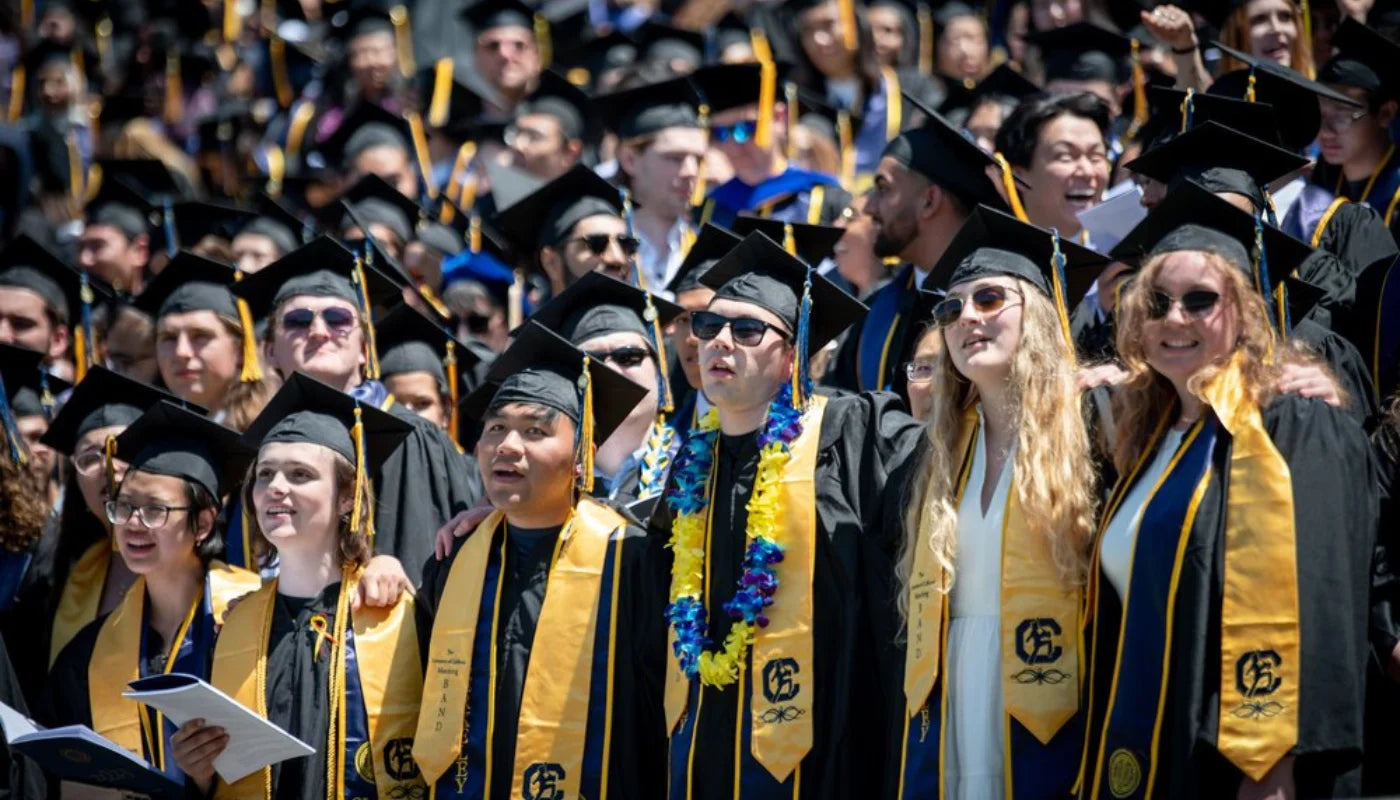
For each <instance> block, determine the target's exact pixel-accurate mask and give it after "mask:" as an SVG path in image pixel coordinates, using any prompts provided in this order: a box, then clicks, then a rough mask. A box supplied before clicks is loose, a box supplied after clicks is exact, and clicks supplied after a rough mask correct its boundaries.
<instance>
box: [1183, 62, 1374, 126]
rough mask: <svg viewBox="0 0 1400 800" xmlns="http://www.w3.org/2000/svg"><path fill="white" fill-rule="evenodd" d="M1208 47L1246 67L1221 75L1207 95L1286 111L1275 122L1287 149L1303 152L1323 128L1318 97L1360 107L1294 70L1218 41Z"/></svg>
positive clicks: (1335, 91) (1356, 102) (1346, 97)
mask: <svg viewBox="0 0 1400 800" xmlns="http://www.w3.org/2000/svg"><path fill="white" fill-rule="evenodd" d="M1211 46H1212V47H1214V48H1216V49H1218V50H1220V51H1221V52H1222V53H1225V54H1226V55H1228V56H1230V57H1231V58H1233V59H1236V60H1237V61H1239V62H1240V63H1242V64H1245V65H1246V66H1247V67H1248V69H1239V70H1234V71H1233V72H1227V73H1225V74H1224V75H1221V76H1220V77H1219V78H1216V80H1215V82H1214V83H1212V84H1211V86H1210V89H1209V91H1208V93H1209V94H1212V95H1222V96H1225V97H1233V98H1236V99H1238V100H1250V101H1258V102H1260V103H1268V104H1270V105H1272V106H1273V107H1274V108H1276V109H1286V111H1287V113H1282V114H1279V115H1278V117H1279V119H1278V122H1279V134H1280V136H1281V137H1282V139H1283V143H1284V145H1285V146H1287V147H1288V148H1289V149H1292V150H1302V149H1303V148H1305V147H1307V146H1308V145H1311V144H1312V142H1313V140H1314V139H1316V138H1317V131H1318V129H1319V128H1320V127H1321V126H1322V112H1321V111H1320V110H1319V108H1318V105H1317V98H1320V97H1325V98H1327V99H1328V100H1331V101H1333V102H1335V103H1341V104H1342V105H1345V106H1350V107H1352V108H1359V107H1360V106H1361V105H1362V104H1361V103H1360V102H1359V101H1357V100H1353V99H1352V98H1350V97H1348V96H1346V95H1345V94H1342V93H1341V92H1339V91H1337V90H1335V89H1331V88H1328V87H1327V86H1324V85H1323V84H1321V83H1319V82H1318V81H1315V80H1310V79H1309V78H1308V77H1307V76H1305V75H1303V74H1302V73H1301V72H1298V71H1297V70H1294V69H1289V68H1288V67H1285V66H1281V65H1279V64H1278V63H1276V62H1273V61H1270V60H1268V59H1265V58H1256V57H1254V56H1252V55H1250V54H1248V53H1245V52H1243V51H1240V50H1236V49H1234V48H1232V47H1228V46H1226V45H1224V44H1221V43H1220V42H1212V43H1211Z"/></svg>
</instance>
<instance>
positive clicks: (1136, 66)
mask: <svg viewBox="0 0 1400 800" xmlns="http://www.w3.org/2000/svg"><path fill="white" fill-rule="evenodd" d="M1130 41H1131V43H1132V61H1133V123H1132V125H1131V126H1130V127H1129V129H1128V135H1129V137H1132V136H1133V135H1134V134H1136V133H1137V131H1138V129H1139V128H1141V127H1142V126H1143V125H1146V124H1147V72H1146V71H1144V70H1143V68H1142V57H1141V56H1140V55H1139V53H1138V50H1139V48H1140V45H1139V44H1138V40H1137V39H1132V40H1130Z"/></svg>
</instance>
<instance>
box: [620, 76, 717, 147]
mask: <svg viewBox="0 0 1400 800" xmlns="http://www.w3.org/2000/svg"><path fill="white" fill-rule="evenodd" d="M593 102H594V103H595V104H596V107H597V109H598V113H599V114H601V115H602V117H603V120H604V123H605V124H606V125H607V127H608V129H609V130H611V131H613V132H615V133H616V134H617V136H618V138H619V139H622V140H623V141H626V140H628V139H635V138H637V137H640V136H649V135H651V134H653V133H656V132H657V131H661V130H665V129H666V128H704V127H706V126H707V125H708V119H706V115H704V114H702V113H701V106H703V105H704V100H703V99H701V97H700V93H699V91H698V90H697V89H696V87H695V84H694V83H692V82H691V81H690V79H689V78H685V77H680V78H672V79H671V80H666V81H661V82H659V83H649V84H647V85H645V86H638V87H636V88H633V89H625V90H623V91H620V92H613V93H611V94H605V95H600V96H599V97H595V98H594V99H593Z"/></svg>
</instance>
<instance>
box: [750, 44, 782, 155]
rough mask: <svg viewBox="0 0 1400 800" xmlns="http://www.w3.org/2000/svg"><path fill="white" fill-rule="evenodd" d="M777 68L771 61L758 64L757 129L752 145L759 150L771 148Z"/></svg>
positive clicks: (776, 89)
mask: <svg viewBox="0 0 1400 800" xmlns="http://www.w3.org/2000/svg"><path fill="white" fill-rule="evenodd" d="M777 92H778V67H777V65H776V64H774V63H773V62H772V61H764V62H762V63H760V64H759V78H758V127H757V130H756V131H755V132H754V135H753V143H754V144H755V145H757V146H758V147H761V148H768V147H772V146H773V104H774V103H775V102H777Z"/></svg>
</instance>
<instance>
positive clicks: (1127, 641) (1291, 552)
mask: <svg viewBox="0 0 1400 800" xmlns="http://www.w3.org/2000/svg"><path fill="white" fill-rule="evenodd" d="M1224 222H1226V221H1225V220H1222V219H1220V217H1219V215H1216V214H1214V213H1211V212H1208V211H1207V210H1205V209H1200V210H1199V211H1198V212H1197V214H1196V215H1195V216H1192V215H1190V214H1186V215H1183V214H1181V213H1178V212H1177V211H1174V210H1172V209H1170V208H1164V207H1159V208H1157V209H1154V210H1153V211H1152V212H1151V213H1150V214H1149V215H1148V216H1147V218H1146V219H1144V220H1143V221H1142V222H1141V223H1139V225H1138V226H1137V227H1136V228H1135V229H1134V230H1133V231H1131V232H1130V233H1129V234H1128V237H1127V238H1126V239H1124V241H1123V242H1122V243H1120V245H1119V248H1116V249H1115V251H1114V256H1115V257H1117V258H1119V260H1124V261H1138V262H1140V263H1142V267H1141V269H1140V270H1139V272H1138V274H1137V277H1136V278H1134V281H1133V283H1132V285H1131V286H1129V287H1128V288H1127V289H1125V290H1124V291H1123V294H1122V299H1121V301H1120V302H1119V304H1118V314H1119V318H1118V320H1119V324H1118V342H1117V345H1118V354H1119V356H1120V357H1121V358H1122V359H1123V363H1124V366H1125V368H1126V369H1127V372H1128V377H1127V379H1126V381H1125V382H1124V383H1123V384H1122V385H1121V386H1120V387H1119V388H1118V390H1117V397H1116V398H1115V404H1114V420H1115V422H1116V425H1115V429H1114V431H1113V441H1114V442H1115V444H1116V452H1115V453H1114V461H1115V467H1116V468H1117V470H1118V473H1119V474H1120V475H1121V476H1122V477H1121V478H1120V480H1119V482H1118V484H1117V486H1116V487H1115V488H1114V490H1113V492H1112V494H1111V495H1110V497H1109V500H1108V502H1107V505H1106V507H1105V510H1104V513H1103V514H1102V519H1103V524H1102V528H1101V531H1100V533H1099V536H1098V539H1097V543H1096V547H1095V549H1094V553H1093V566H1092V568H1091V571H1090V583H1089V588H1088V608H1089V611H1090V613H1091V614H1092V615H1093V657H1092V671H1091V673H1090V680H1089V683H1087V684H1086V687H1087V688H1088V689H1089V693H1088V703H1089V705H1088V718H1089V735H1088V737H1087V747H1086V750H1085V754H1084V756H1085V758H1084V765H1083V768H1082V771H1081V779H1082V780H1081V782H1080V792H1081V796H1082V797H1085V798H1104V799H1105V800H1107V799H1108V798H1119V799H1120V800H1121V798H1167V797H1173V798H1175V797H1201V798H1212V797H1223V798H1237V797H1238V798H1260V797H1277V796H1283V797H1300V798H1303V797H1350V796H1356V795H1357V794H1359V793H1360V792H1359V790H1360V786H1359V783H1358V781H1357V777H1358V776H1357V775H1356V774H1355V773H1356V768H1357V767H1358V766H1359V764H1360V759H1361V747H1362V717H1363V712H1364V710H1365V702H1364V697H1365V675H1366V661H1367V658H1368V652H1369V648H1368V643H1367V622H1368V594H1369V589H1370V583H1371V581H1370V575H1371V557H1372V549H1373V544H1374V541H1375V538H1376V525H1377V518H1378V513H1379V510H1378V500H1377V474H1376V470H1375V466H1374V463H1373V460H1372V455H1371V452H1370V449H1369V447H1368V443H1367V440H1366V437H1365V435H1364V433H1363V432H1362V431H1361V429H1360V426H1359V425H1357V424H1356V423H1355V422H1354V421H1352V420H1351V419H1350V418H1349V416H1348V415H1347V414H1346V412H1344V411H1342V410H1340V409H1337V408H1333V407H1331V406H1329V405H1327V404H1325V403H1323V402H1322V401H1320V400H1312V399H1304V398H1301V397H1298V396H1295V395H1290V394H1279V393H1278V392H1277V391H1276V390H1275V389H1274V388H1273V387H1275V386H1277V385H1278V382H1279V376H1280V374H1281V372H1282V371H1283V370H1284V369H1285V368H1287V367H1289V366H1290V365H1293V364H1298V363H1300V362H1301V363H1309V362H1312V361H1315V359H1314V358H1313V357H1312V356H1310V355H1307V354H1304V353H1302V352H1299V351H1298V350H1296V349H1294V348H1293V347H1291V346H1290V345H1288V344H1286V343H1285V342H1284V341H1283V340H1282V338H1281V337H1280V335H1279V334H1278V333H1277V332H1276V331H1275V329H1274V321H1273V320H1272V319H1271V316H1270V311H1271V308H1272V307H1273V303H1271V302H1270V303H1266V299H1268V300H1271V299H1272V298H1273V294H1272V292H1271V291H1270V288H1271V287H1270V284H1269V274H1268V272H1267V264H1266V263H1264V262H1263V261H1262V260H1261V261H1258V262H1256V261H1255V260H1254V259H1252V258H1251V257H1250V255H1249V251H1248V249H1247V245H1248V244H1251V243H1250V242H1241V241H1240V239H1239V238H1238V233H1236V234H1231V233H1227V232H1225V230H1223V229H1222V227H1223V225H1222V223H1224ZM1217 226H1222V227H1217ZM1280 277H1281V276H1280ZM1261 291H1262V293H1261Z"/></svg>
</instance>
